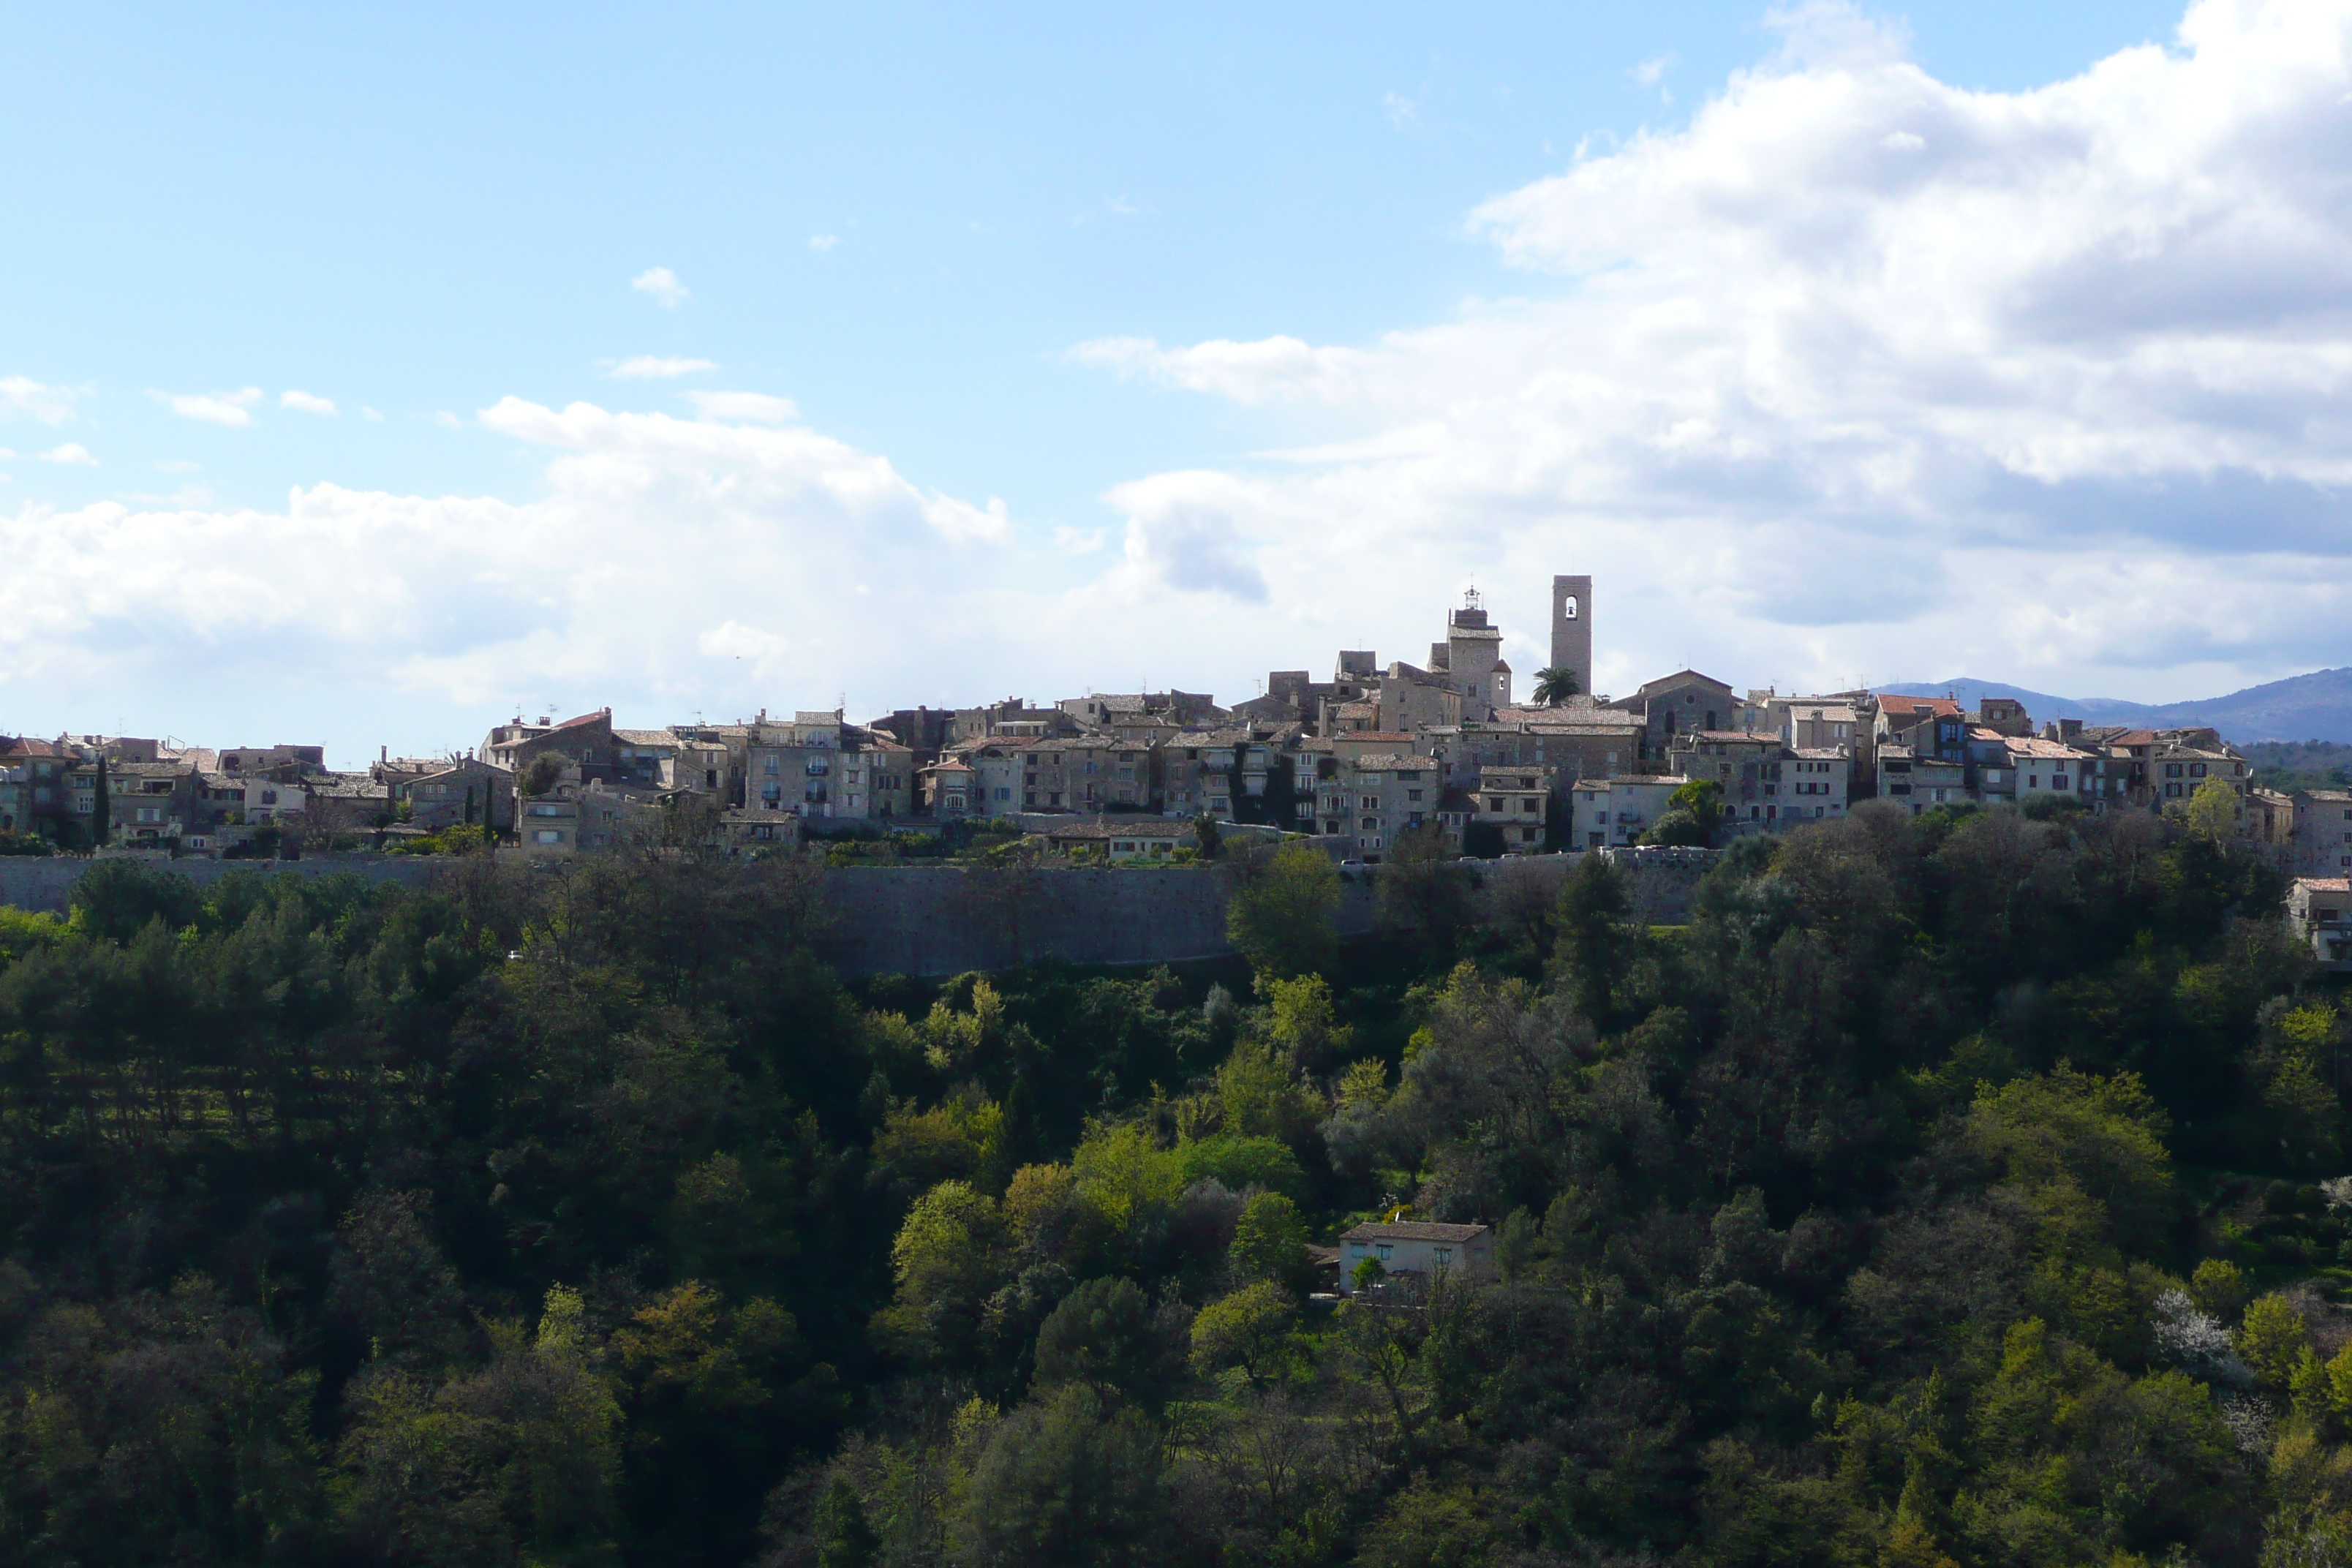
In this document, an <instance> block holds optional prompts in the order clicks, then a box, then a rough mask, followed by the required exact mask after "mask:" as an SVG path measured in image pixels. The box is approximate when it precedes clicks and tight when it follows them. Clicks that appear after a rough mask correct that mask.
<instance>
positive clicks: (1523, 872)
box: [0, 850, 1714, 977]
mask: <svg viewBox="0 0 2352 1568" xmlns="http://www.w3.org/2000/svg"><path fill="white" fill-rule="evenodd" d="M1612 858H1614V859H1618V860H1620V861H1621V863H1622V864H1623V865H1624V867H1625V869H1626V871H1627V873H1628V875H1629V876H1630V878H1631V879H1632V883H1633V904H1634V910H1635V911H1636V913H1637V914H1638V915H1639V916H1640V918H1642V919H1643V920H1645V921H1651V922H1653V923H1658V924H1674V923H1677V922H1679V921H1684V920H1686V919H1688V918H1689V910H1690V894H1691V889H1694V888H1695V887H1696V885H1697V882H1698V879H1699V878H1700V877H1701V876H1703V875H1704V874H1705V872H1706V867H1707V865H1709V864H1711V863H1712V862H1713V859H1714V856H1713V854H1712V853H1711V852H1709V851H1705V850H1699V851H1688V850H1684V851H1669V852H1664V853H1663V854H1656V853H1653V852H1651V851H1627V852H1622V853H1619V854H1613V855H1612ZM1578 859H1579V857H1576V856H1572V855H1543V856H1528V857H1524V858H1510V859H1503V860H1489V861H1482V862H1480V863H1478V864H1477V865H1476V866H1475V867H1472V868H1469V869H1470V871H1471V874H1472V877H1473V879H1474V881H1475V884H1476V891H1475V896H1474V909H1475V914H1476V917H1477V918H1480V919H1485V920H1494V919H1499V918H1504V917H1508V916H1512V915H1514V914H1517V913H1520V912H1523V911H1525V910H1528V908H1530V907H1531V906H1532V905H1534V904H1536V903H1538V902H1546V903H1548V902H1549V900H1551V899H1553V898H1554V897H1556V896H1557V895H1558V892H1559V884H1560V883H1561V881H1562V880H1563V879H1566V877H1567V876H1568V875H1569V873H1570V870H1571V869H1572V868H1574V867H1575V865H1576V864H1577V861H1578ZM90 864H91V862H90V861H89V860H87V859H84V858H68V857H59V858H52V859H46V860H43V859H29V858H27V859H17V858H0V902H5V903H9V904H14V905H16V906H17V907H18V908H21V909H34V910H60V911H62V910H64V909H65V908H66V907H67V896H68V893H69V892H70V891H71V889H72V887H73V884H74V880H75V879H76V878H78V877H79V876H80V875H81V873H82V872H83V871H84V870H85V869H87V868H89V865H90ZM152 864H154V865H156V866H158V867H160V868H166V869H170V870H173V871H176V872H178V873H180V874H181V875H182V876H184V877H186V878H188V879H190V880H191V881H194V883H196V884H197V885H198V886H199V887H203V886H207V885H209V884H210V883H212V882H214V881H216V880H218V879H220V878H221V877H223V876H225V875H227V874H228V873H230V872H233V871H238V870H251V871H261V872H264V873H275V872H279V871H292V872H294V873H296V874H298V875H300V876H308V877H316V876H327V875H332V874H334V873H336V872H342V871H349V872H355V873H357V874H358V875H360V876H362V877H365V878H367V879H369V880H371V881H378V882H393V883H397V884H399V885H401V886H404V887H422V886H424V885H425V884H426V883H427V882H429V881H430V880H431V879H432V878H433V875H434V872H435V871H436V861H435V860H434V859H433V858H430V857H424V856H407V857H388V858H387V857H379V856H351V857H344V856H319V857H314V858H306V859H302V860H292V861H277V862H269V861H253V860H228V861H221V860H204V859H185V860H157V861H154V862H152ZM1343 875H1344V876H1346V877H1347V878H1348V880H1347V881H1346V882H1345V883H1344V884H1343V886H1342V888H1341V889H1340V901H1339V931H1340V934H1341V935H1343V936H1360V935H1364V934H1366V933H1368V932H1370V931H1373V930H1375V929H1377V928H1378V926H1379V924H1380V907H1379V904H1380V900H1379V886H1378V880H1377V879H1378V878H1379V876H1380V875H1381V872H1380V868H1377V867H1368V868H1361V869H1358V868H1349V870H1348V871H1347V872H1345V873H1343ZM1234 885H1235V879H1234V872H1233V871H1232V870H1231V869H1230V868H1223V867H1202V868H1172V867H1171V868H1154V869H1149V870H1132V871H1130V870H1113V869H1109V868H1069V869H1053V870H1024V869H985V868H963V867H957V866H873V867H866V866H854V867H843V868H838V869H835V870H832V871H829V872H827V873H826V874H825V886H826V891H827V894H828V901H829V902H830V904H831V916H832V918H831V919H830V921H828V923H827V929H826V932H825V935H824V948H825V950H826V955H827V957H828V958H830V959H831V960H832V962H833V963H835V965H836V966H837V967H838V968H839V969H840V970H841V971H842V973H845V974H848V975H851V976H853V977H862V976H865V975H870V974H920V975H944V974H956V973H962V972H963V971H965V970H969V969H1003V968H1008V967H1010V966H1012V965H1013V964H1018V963H1033V962H1035V961H1036V960H1039V959H1046V958H1054V959H1060V960H1062V961H1064V962H1066V963H1086V964H1095V963H1103V964H1149V963H1182V962H1185V961H1187V960H1192V959H1206V958H1222V957H1225V956H1227V955H1228V954H1230V953H1231V952H1233V945H1232V944H1231V943H1230V942H1227V941H1226V940H1225V906H1226V903H1227V901H1228V900H1230V899H1231V898H1232V896H1233V889H1234Z"/></svg>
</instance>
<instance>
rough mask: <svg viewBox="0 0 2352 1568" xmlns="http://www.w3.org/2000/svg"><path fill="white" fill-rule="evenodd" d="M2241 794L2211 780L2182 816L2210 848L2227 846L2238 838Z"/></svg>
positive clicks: (2199, 791)
mask: <svg viewBox="0 0 2352 1568" xmlns="http://www.w3.org/2000/svg"><path fill="white" fill-rule="evenodd" d="M2238 809H2239V807H2238V792H2237V791H2235V790H2233V789H2231V787H2230V786H2229V785H2228V784H2225V783H2223V782H2222V781H2221V780H2220V779H2207V780H2206V781H2205V782H2204V783H2203V784H2199V785H2198V786H2197V790H2196V793H2195V794H2193V795H2190V796H2189V804H2188V805H2187V807H2186V808H2185V809H2184V810H2183V812H2182V816H2183V818H2184V819H2185V820H2186V821H2187V823H2188V825H2189V832H2191V833H2193V834H2195V835H2196V836H2197V837H2200V838H2202V839H2204V840H2206V841H2207V842H2208V843H2210V844H2217V845H2220V844H2227V843H2229V842H2230V840H2231V839H2232V838H2234V837H2237V832H2238Z"/></svg>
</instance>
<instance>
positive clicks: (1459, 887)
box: [1380, 823, 1471, 948]
mask: <svg viewBox="0 0 2352 1568" xmlns="http://www.w3.org/2000/svg"><path fill="white" fill-rule="evenodd" d="M1457 858H1458V857H1456V856H1455V855H1454V847H1453V841H1452V840H1451V839H1449V838H1448V837H1446V835H1445V830H1444V828H1442V827H1440V826H1437V825H1436V824H1435V823H1429V824H1425V825H1423V826H1420V827H1409V828H1406V829H1405V830H1404V831H1403V832H1402V833H1400V834H1398V835H1397V836H1396V837H1395V839H1394V841H1393V842H1392V843H1391V846H1390V848H1389V854H1388V857H1387V859H1386V860H1385V861H1384V862H1383V863H1382V865H1381V878H1380V903H1381V919H1382V920H1383V921H1386V922H1387V923H1388V924H1390V925H1391V926H1402V927H1408V928H1411V929H1412V930H1413V931H1417V932H1419V933H1420V936H1421V938H1422V940H1423V942H1427V943H1429V944H1430V945H1432V946H1434V947H1439V948H1444V947H1448V946H1450V945H1451V944H1452V943H1453V942H1454V938H1455V936H1456V934H1457V933H1458V932H1459V931H1460V930H1461V928H1462V927H1463V926H1464V925H1465V923H1467V922H1468V921H1469V919H1470V915H1471V902H1470V879H1469V877H1468V876H1467V874H1466V873H1465V871H1464V870H1463V868H1462V867H1461V866H1459V865H1458V864H1456V863H1455V862H1456V860H1457Z"/></svg>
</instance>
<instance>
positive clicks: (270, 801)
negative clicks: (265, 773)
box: [261, 789, 278, 805]
mask: <svg viewBox="0 0 2352 1568" xmlns="http://www.w3.org/2000/svg"><path fill="white" fill-rule="evenodd" d="M261 804H262V805H277V804H278V792H277V791H276V790H274V789H266V790H263V791H262V792H261Z"/></svg>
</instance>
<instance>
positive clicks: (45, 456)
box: [40, 441, 98, 468]
mask: <svg viewBox="0 0 2352 1568" xmlns="http://www.w3.org/2000/svg"><path fill="white" fill-rule="evenodd" d="M40 458H41V461H43V462H44V463H55V464H57V465H58V466H59V467H60V468H96V467H98V459H97V458H93V457H91V456H90V455H89V447H85V446H83V445H82V444H81V443H80V442H79V441H68V442H66V443H64V444H63V445H62V446H57V447H50V448H49V449H48V450H47V451H46V452H43V453H42V454H40Z"/></svg>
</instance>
